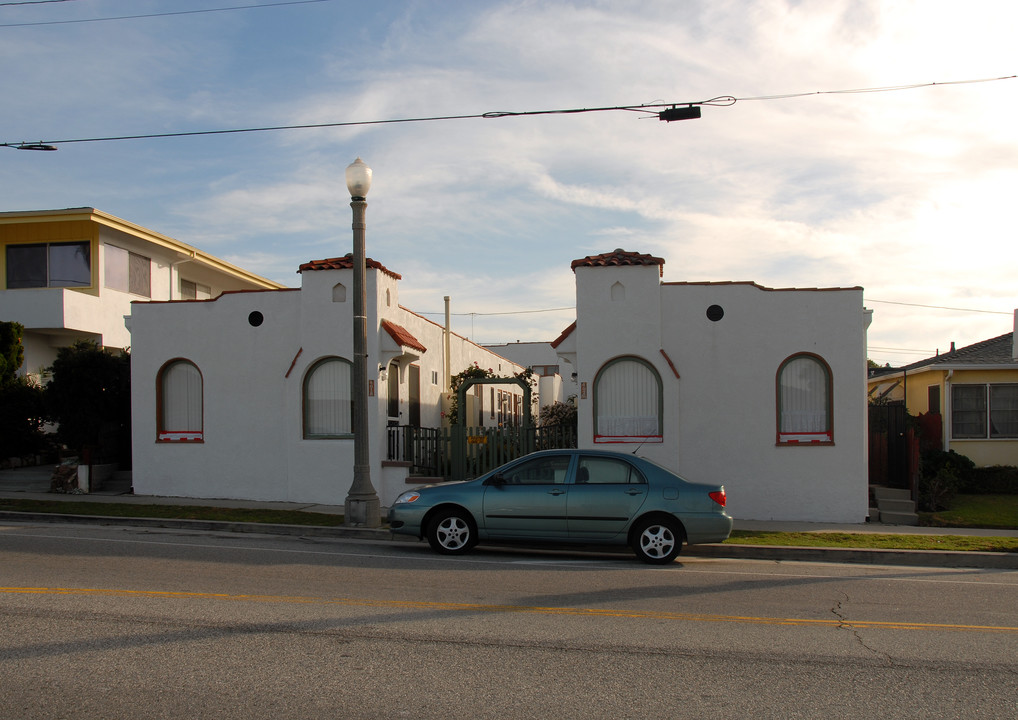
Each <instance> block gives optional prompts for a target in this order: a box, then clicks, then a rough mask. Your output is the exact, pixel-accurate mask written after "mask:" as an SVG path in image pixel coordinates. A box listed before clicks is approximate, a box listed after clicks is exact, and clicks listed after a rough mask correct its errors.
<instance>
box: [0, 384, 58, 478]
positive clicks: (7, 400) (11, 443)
mask: <svg viewBox="0 0 1018 720" xmlns="http://www.w3.org/2000/svg"><path fill="white" fill-rule="evenodd" d="M44 419H45V406H44V403H43V390H42V388H41V387H39V386H38V385H36V384H35V383H33V382H31V381H30V380H28V379H26V378H23V377H18V378H14V379H13V380H10V381H9V382H8V383H7V384H6V385H4V386H3V387H0V460H4V459H6V458H25V457H29V456H32V455H39V454H41V453H43V452H45V451H46V450H47V449H48V446H49V443H48V441H47V438H46V435H45V433H43V431H42V425H43V421H44Z"/></svg>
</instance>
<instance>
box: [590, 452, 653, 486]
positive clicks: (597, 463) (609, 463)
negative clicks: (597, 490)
mask: <svg viewBox="0 0 1018 720" xmlns="http://www.w3.org/2000/svg"><path fill="white" fill-rule="evenodd" d="M645 482H646V480H645V479H644V477H643V475H642V474H640V471H639V470H637V469H636V468H634V467H633V466H632V465H630V464H629V463H627V462H626V461H625V460H617V459H615V458H603V457H583V458H580V464H579V467H578V468H577V470H576V484H577V485H583V484H591V485H641V484H643V483H645Z"/></svg>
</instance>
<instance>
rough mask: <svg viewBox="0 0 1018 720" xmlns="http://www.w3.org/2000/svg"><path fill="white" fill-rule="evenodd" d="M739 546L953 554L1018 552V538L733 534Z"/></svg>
mask: <svg viewBox="0 0 1018 720" xmlns="http://www.w3.org/2000/svg"><path fill="white" fill-rule="evenodd" d="M726 542H729V543H734V544H738V545H779V546H796V547H830V548H851V549H856V550H858V549H863V550H865V549H875V550H952V551H963V552H964V551H968V552H1018V538H1014V537H972V536H968V535H894V534H891V533H869V532H858V533H845V532H770V531H757V530H734V531H732V536H731V537H730V538H729V539H728V540H727V541H726Z"/></svg>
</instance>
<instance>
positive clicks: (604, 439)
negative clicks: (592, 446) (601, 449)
mask: <svg viewBox="0 0 1018 720" xmlns="http://www.w3.org/2000/svg"><path fill="white" fill-rule="evenodd" d="M594 442H596V443H659V442H664V438H663V437H662V436H661V435H595V436H594Z"/></svg>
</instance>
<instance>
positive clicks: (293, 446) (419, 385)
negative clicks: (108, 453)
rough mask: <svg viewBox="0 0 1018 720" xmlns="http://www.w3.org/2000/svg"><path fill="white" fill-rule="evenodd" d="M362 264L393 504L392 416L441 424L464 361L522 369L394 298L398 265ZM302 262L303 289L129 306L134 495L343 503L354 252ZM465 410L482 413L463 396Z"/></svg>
mask: <svg viewBox="0 0 1018 720" xmlns="http://www.w3.org/2000/svg"><path fill="white" fill-rule="evenodd" d="M367 264H368V271H367V278H366V285H365V292H366V297H367V304H366V314H367V328H368V360H367V367H368V394H369V407H368V426H369V428H370V433H371V434H370V437H369V451H370V473H371V480H372V483H373V485H374V487H375V489H376V491H377V492H378V495H379V499H380V501H381V503H382V504H383V505H388V504H389V503H391V502H392V500H393V499H395V497H396V495H398V494H399V493H400V492H402V491H403V490H404V489H406V478H407V474H408V468H407V467H406V466H405V465H404V464H401V463H399V462H388V461H387V447H386V443H387V435H388V432H387V427H388V426H392V425H412V426H423V427H434V428H437V427H439V426H440V425H441V424H442V410H443V402H444V400H443V396H444V395H445V394H446V393H445V391H446V383H447V378H448V377H449V376H450V375H455V374H457V373H459V372H460V371H462V370H464V369H465V368H466V367H467V366H468V365H471V364H473V363H475V362H476V363H478V364H479V365H480V366H481V367H483V368H491V369H492V370H493V371H494V372H495V373H496V374H498V375H504V376H510V375H513V374H515V373H517V372H519V371H521V370H522V367H520V366H519V365H516V364H514V363H512V362H510V361H508V360H506V359H504V358H502V357H500V356H498V355H496V354H495V353H492V352H490V351H489V350H486V349H484V348H482V347H480V346H478V345H475V344H474V343H472V342H470V341H469V340H466V339H465V338H462V337H460V336H458V335H455V334H453V333H447V332H446V330H445V329H444V328H443V327H442V326H440V325H438V324H436V323H434V322H431V321H430V320H427V319H425V318H424V317H422V316H420V315H418V314H416V313H414V312H412V311H410V310H408V309H407V308H404V307H402V306H401V305H400V304H399V280H400V279H401V277H400V275H398V274H397V273H395V272H393V271H391V270H389V269H388V268H386V267H384V266H383V265H381V264H380V263H378V262H375V261H373V260H368V263H367ZM300 273H301V287H300V288H299V289H292V290H275V291H261V292H235V293H225V294H223V295H221V296H219V297H218V298H215V299H210V300H203V301H198V300H194V301H177V302H147V303H146V302H136V303H135V304H134V305H133V318H132V319H133V322H132V324H133V326H134V331H133V337H132V342H133V347H132V357H131V368H132V405H133V407H132V414H133V422H132V426H133V441H132V447H133V460H134V476H133V480H134V490H135V492H136V493H138V494H142V495H163V496H181V497H196V498H202V497H205V498H213V497H217V498H246V499H255V500H279V501H290V502H308V503H323V504H334V505H336V504H342V503H343V501H344V499H345V497H346V495H347V493H348V491H349V488H350V484H351V482H352V479H353V456H354V442H353V435H352V423H351V404H352V399H351V391H350V385H351V371H352V360H353V352H352V345H353V292H352V289H353V270H352V260H351V258H350V257H349V256H346V257H342V258H333V259H329V260H322V261H315V262H310V263H306V264H304V265H302V266H301V268H300ZM446 340H448V358H447V357H446V349H445V347H446ZM479 402H483V395H482V396H481V401H479ZM466 412H467V413H470V414H476V415H480V414H481V413H482V412H483V413H485V414H487V411H486V409H485V408H484V407H483V406H482V405H480V404H478V405H477V406H474V404H473V403H470V402H468V407H467V408H466Z"/></svg>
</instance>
